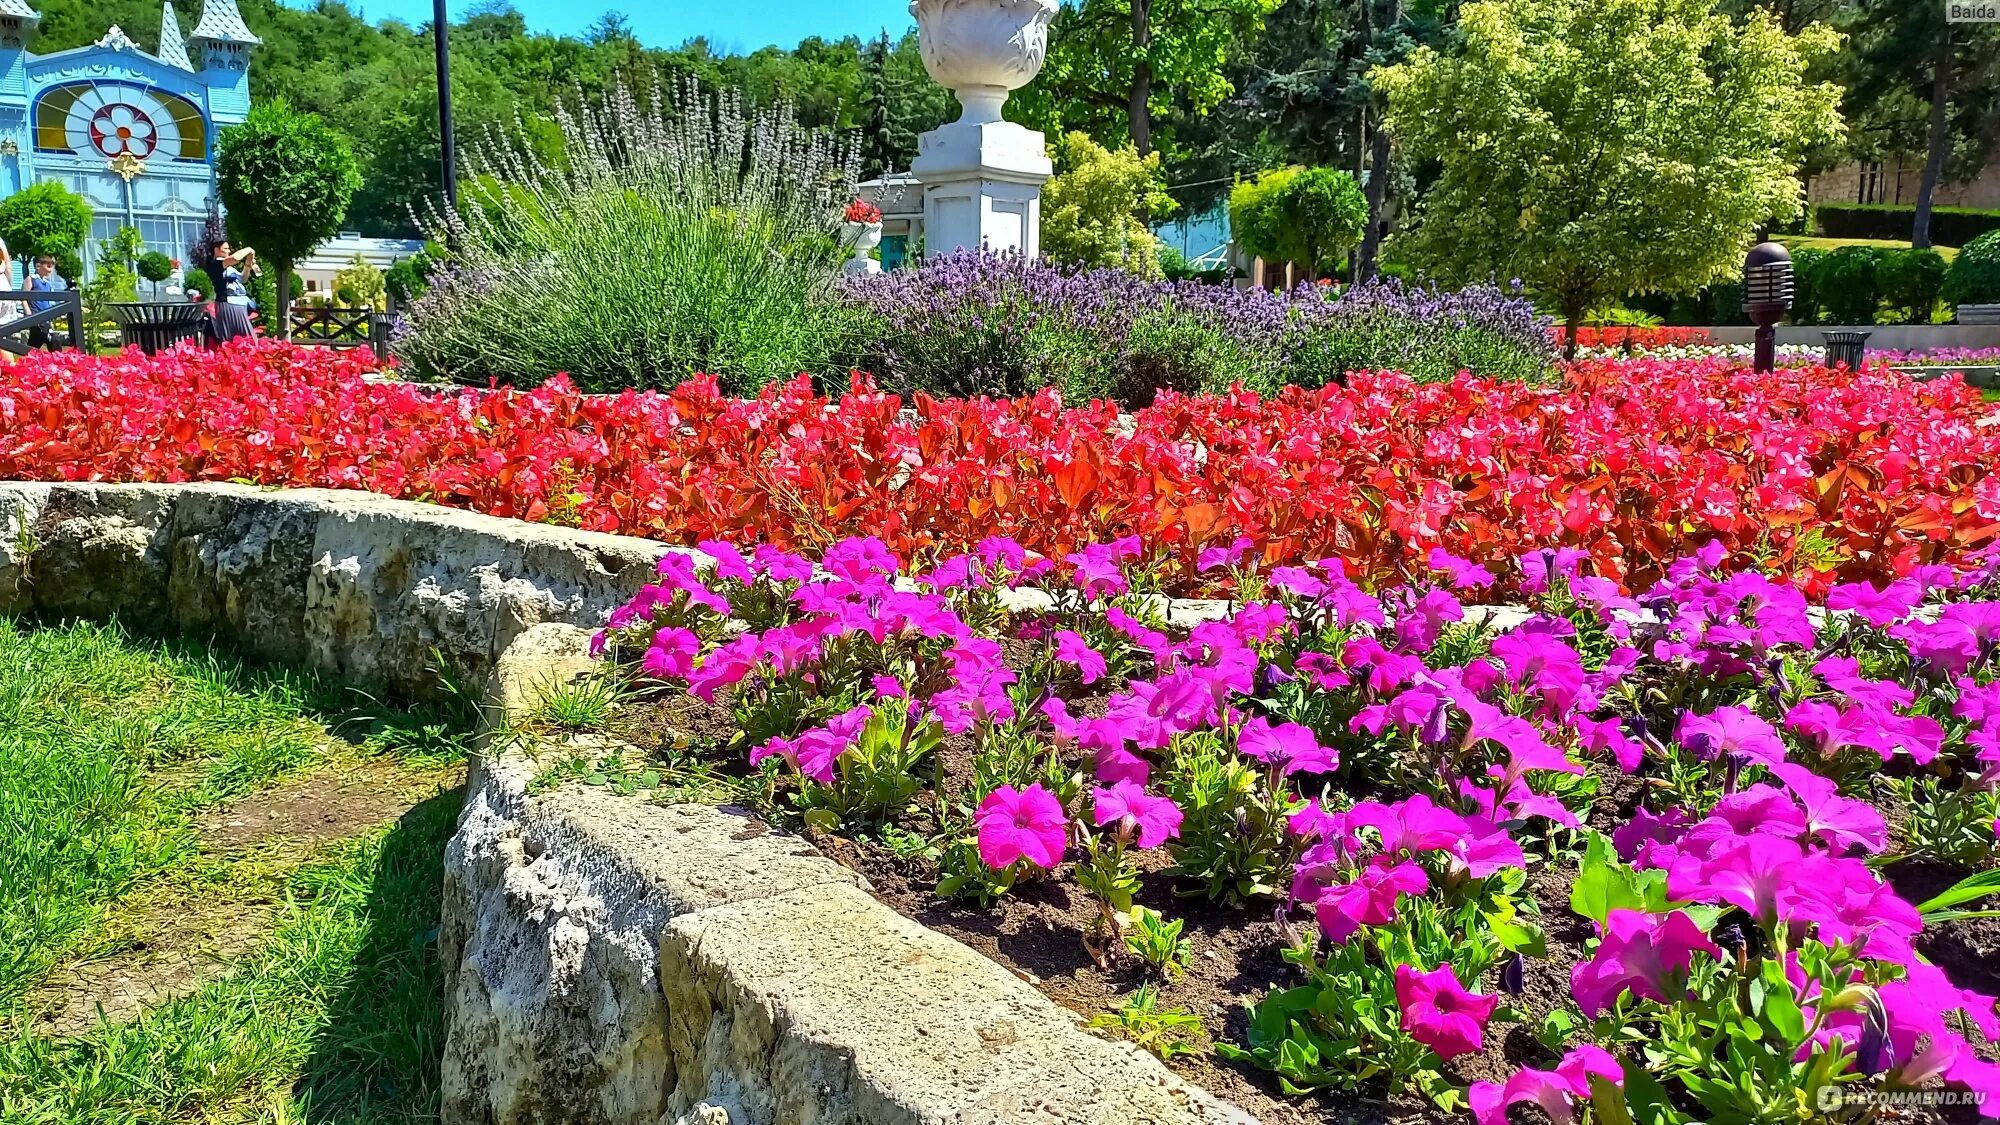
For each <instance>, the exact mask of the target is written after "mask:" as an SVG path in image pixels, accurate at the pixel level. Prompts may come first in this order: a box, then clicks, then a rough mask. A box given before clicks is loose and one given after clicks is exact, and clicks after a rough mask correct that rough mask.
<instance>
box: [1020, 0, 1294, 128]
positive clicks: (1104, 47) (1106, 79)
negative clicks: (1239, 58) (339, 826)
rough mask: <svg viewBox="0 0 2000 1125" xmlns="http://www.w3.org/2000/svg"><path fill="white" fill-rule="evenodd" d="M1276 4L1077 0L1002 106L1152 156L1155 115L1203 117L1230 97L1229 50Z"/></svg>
mask: <svg viewBox="0 0 2000 1125" xmlns="http://www.w3.org/2000/svg"><path fill="white" fill-rule="evenodd" d="M1279 2H1280V0H1080V2H1079V3H1077V4H1076V5H1075V6H1073V7H1072V6H1069V5H1065V6H1064V7H1063V9H1062V10H1061V11H1060V12H1059V13H1057V15H1056V20H1055V24H1054V26H1053V27H1052V28H1051V29H1050V33H1049V35H1050V37H1049V57H1048V61H1047V62H1046V63H1045V64H1044V65H1043V67H1042V73H1041V75H1040V76H1039V77H1037V78H1036V79H1035V80H1034V81H1033V82H1031V83H1029V84H1028V85H1027V87H1026V88H1024V89H1023V90H1021V91H1020V93H1019V94H1017V95H1016V96H1015V98H1014V100H1013V101H1012V102H1010V103H1009V107H1010V109H1011V110H1012V111H1013V112H1014V113H1016V114H1019V115H1021V119H1022V120H1025V121H1030V122H1033V123H1035V125H1036V126H1037V127H1038V128H1041V129H1043V130H1045V131H1047V132H1051V133H1068V132H1070V131H1071V130H1078V129H1080V130H1082V131H1084V132H1086V133H1089V134H1090V135H1091V136H1092V137H1095V138H1096V139H1097V140H1099V141H1101V142H1103V143H1105V144H1107V145H1109V144H1113V143H1115V142H1116V141H1117V139H1118V138H1120V137H1127V138H1130V140H1131V142H1132V146H1133V147H1134V148H1136V149H1138V150H1139V155H1141V156H1144V155H1146V154H1147V153H1150V152H1152V151H1153V148H1154V143H1153V119H1154V117H1155V116H1157V115H1160V114H1163V113H1166V112H1169V111H1170V110H1171V109H1172V108H1173V107H1174V106H1175V105H1176V104H1177V103H1178V104H1179V105H1180V106H1181V107H1182V108H1183V109H1184V110H1185V111H1186V112H1191V113H1195V114H1204V113H1207V112H1209V111H1210V110H1212V109H1214V108H1215V107H1216V106H1217V105H1218V104H1220V103H1221V102H1222V100H1223V99H1224V98H1227V97H1228V96H1229V95H1230V92H1231V91H1232V89H1233V87H1232V86H1231V84H1230V81H1229V77H1228V75H1227V73H1226V64H1227V63H1228V61H1229V57H1230V53H1231V51H1232V50H1236V49H1239V48H1240V45H1241V44H1242V43H1244V42H1246V41H1248V40H1250V39H1253V38H1254V37H1255V36H1256V35H1258V34H1259V32H1261V31H1262V29H1263V26H1264V18H1265V17H1266V16H1268V15H1270V14H1271V12H1272V11H1273V10H1274V9H1275V8H1277V7H1278V4H1279Z"/></svg>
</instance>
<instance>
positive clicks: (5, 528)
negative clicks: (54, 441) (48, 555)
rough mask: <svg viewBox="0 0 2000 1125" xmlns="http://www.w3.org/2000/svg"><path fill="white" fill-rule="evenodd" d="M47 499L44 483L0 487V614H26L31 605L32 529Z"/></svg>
mask: <svg viewBox="0 0 2000 1125" xmlns="http://www.w3.org/2000/svg"><path fill="white" fill-rule="evenodd" d="M48 498H49V486H48V485H45V484H11V483H10V484H0V613H4V614H9V615H15V614H22V613H26V612H27V611H28V610H29V608H30V607H31V605H32V604H33V600H34V599H33V592H32V591H31V590H30V589H29V587H28V575H29V573H30V570H31V568H32V567H33V565H34V562H33V556H34V552H35V547H36V544H35V537H34V527H35V520H36V518H37V516H38V515H39V514H40V512H41V510H42V507H43V505H45V504H46V503H48Z"/></svg>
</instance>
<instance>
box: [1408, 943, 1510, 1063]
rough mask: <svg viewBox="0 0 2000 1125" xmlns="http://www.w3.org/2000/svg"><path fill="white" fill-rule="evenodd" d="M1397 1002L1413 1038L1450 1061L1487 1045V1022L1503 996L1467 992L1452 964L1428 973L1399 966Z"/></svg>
mask: <svg viewBox="0 0 2000 1125" xmlns="http://www.w3.org/2000/svg"><path fill="white" fill-rule="evenodd" d="M1396 1003H1397V1004H1399V1005H1401V1006H1402V1009H1403V1030H1404V1031H1406V1032H1408V1033H1409V1035H1410V1038H1412V1039H1415V1040H1416V1041H1417V1042H1419V1043H1422V1044H1423V1045H1424V1046H1426V1047H1429V1048H1430V1049H1431V1050H1433V1051H1436V1052H1437V1054H1438V1057H1439V1058H1441V1059H1444V1060H1446V1061H1447V1062H1448V1061H1450V1060H1452V1059H1455V1058H1457V1057H1458V1056H1460V1055H1468V1054H1471V1053H1472V1052H1474V1051H1477V1050H1479V1049H1480V1048H1482V1047H1483V1046H1485V1043H1486V1021H1487V1020H1489V1019H1491V1018H1493V1009H1494V1008H1497V1007H1499V1005H1500V998H1499V997H1498V996H1481V995H1479V994H1477V993H1473V992H1467V991H1466V990H1465V986H1464V985H1462V984H1460V983H1459V982H1458V974H1457V973H1455V972H1453V971H1452V968H1451V965H1450V964H1449V963H1446V964H1442V965H1439V966H1438V967H1437V968H1435V969H1433V970H1431V971H1430V972H1428V973H1426V972H1420V971H1418V970H1417V969H1414V968H1412V967H1410V966H1409V965H1397V966H1396Z"/></svg>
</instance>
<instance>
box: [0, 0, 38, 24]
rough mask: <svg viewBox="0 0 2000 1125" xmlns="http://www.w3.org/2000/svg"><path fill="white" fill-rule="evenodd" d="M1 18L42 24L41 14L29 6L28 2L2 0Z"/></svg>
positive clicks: (22, 0) (0, 6) (23, 0)
mask: <svg viewBox="0 0 2000 1125" xmlns="http://www.w3.org/2000/svg"><path fill="white" fill-rule="evenodd" d="M0 18H4V19H17V20H23V21H25V22H27V23H40V22H41V21H42V17H41V13H39V12H37V11H35V10H34V9H33V8H31V7H29V6H28V0H0Z"/></svg>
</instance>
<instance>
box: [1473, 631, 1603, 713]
mask: <svg viewBox="0 0 2000 1125" xmlns="http://www.w3.org/2000/svg"><path fill="white" fill-rule="evenodd" d="M1493 655H1494V656H1496V657H1498V658H1499V660H1500V663H1501V664H1502V665H1503V666H1504V667H1505V668H1506V669H1507V678H1508V680H1510V681H1511V682H1512V683H1513V684H1514V686H1515V687H1518V688H1526V689H1530V690H1532V691H1534V692H1535V693H1536V694H1538V695H1540V696H1541V697H1542V698H1543V699H1545V700H1547V701H1548V703H1549V706H1550V707H1551V708H1552V709H1553V710H1554V712H1555V713H1558V714H1561V713H1565V712H1567V711H1568V710H1569V709H1570V707H1571V706H1572V705H1573V704H1575V703H1576V700H1577V696H1579V695H1581V694H1582V693H1583V681H1584V672H1583V657H1581V656H1579V655H1578V654H1577V651H1576V649H1574V648H1572V647H1570V645H1568V644H1567V643H1565V642H1564V641H1563V640H1561V639H1560V638H1558V637H1555V636H1551V635H1550V634H1549V633H1546V632H1543V631H1541V630H1537V629H1527V628H1522V629H1516V630H1514V631H1513V632H1511V633H1505V634H1502V635H1501V636H1499V637H1495V638H1494V640H1493Z"/></svg>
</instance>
